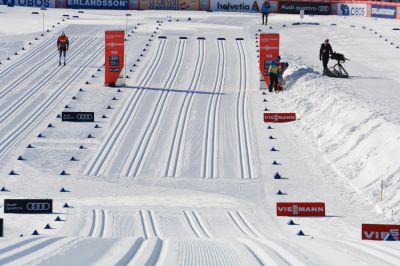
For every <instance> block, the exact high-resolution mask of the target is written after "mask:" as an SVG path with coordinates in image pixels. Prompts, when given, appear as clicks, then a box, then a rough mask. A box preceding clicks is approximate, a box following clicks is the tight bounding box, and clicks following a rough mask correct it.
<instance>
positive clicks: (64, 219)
mask: <svg viewBox="0 0 400 266" xmlns="http://www.w3.org/2000/svg"><path fill="white" fill-rule="evenodd" d="M32 11H39V10H37V9H30V8H18V7H15V8H7V7H5V6H0V25H2V27H1V28H0V36H1V41H0V61H1V63H2V64H1V65H0V81H1V87H0V125H1V127H0V187H3V186H4V187H5V188H7V189H8V190H9V192H1V194H0V199H1V200H2V199H4V198H36V197H37V198H52V199H54V204H55V206H54V213H53V214H51V215H15V214H2V215H1V217H3V218H4V223H5V230H4V231H5V238H4V239H2V240H1V242H0V264H7V263H8V264H12V265H20V264H35V265H36V264H41V265H55V264H57V265H88V264H99V265H110V264H117V265H127V264H130V265H142V264H146V265H152V264H160V265H176V264H180V265H256V264H264V265H399V264H400V252H399V251H400V245H399V243H398V242H397V243H388V242H371V241H361V240H360V238H361V224H362V223H399V220H400V207H399V202H400V195H399V193H398V190H399V186H400V173H399V169H400V164H399V161H398V159H397V158H398V157H399V156H400V152H399V151H400V149H399V145H400V143H399V141H400V140H399V136H400V132H399V109H398V107H397V106H398V102H399V99H398V97H400V93H398V92H397V91H396V90H397V89H398V88H399V87H400V86H399V85H400V75H399V74H400V67H399V65H398V61H399V59H400V48H396V47H397V46H400V32H398V31H393V30H392V28H393V27H395V25H396V23H398V21H392V20H383V19H382V20H381V19H379V20H375V19H372V18H358V17H357V18H350V17H349V18H343V17H333V16H332V17H331V16H329V17H306V19H305V21H306V22H319V23H320V25H300V26H294V25H292V23H293V22H297V21H298V17H297V16H291V15H271V17H270V21H269V23H270V25H269V26H272V29H270V28H269V27H265V28H262V26H261V25H260V18H259V16H258V15H257V14H230V13H215V12H212V13H205V12H174V11H169V12H157V11H139V12H136V11H130V13H132V16H130V17H129V19H128V29H129V32H130V37H128V41H127V42H126V52H127V61H128V63H127V73H126V74H127V75H128V76H129V78H127V79H126V86H123V87H119V88H107V87H104V86H103V85H102V84H103V75H104V69H103V61H104V57H103V56H104V55H103V45H104V39H103V36H104V30H106V29H115V28H123V29H124V28H125V18H126V17H125V13H126V12H125V11H124V12H122V11H94V10H85V13H78V11H77V10H61V9H51V10H50V9H49V10H46V11H45V12H46V13H45V21H46V29H50V32H46V33H45V36H44V37H42V36H40V34H41V31H42V24H41V23H42V15H41V12H42V11H39V13H40V14H39V15H33V14H31V13H32ZM64 14H69V15H70V19H66V18H65V17H64V21H62V20H63V17H62V15H64ZM74 15H75V16H79V18H73V17H72V16H74ZM188 17H191V20H190V21H189V20H188ZM159 20H161V21H162V23H158V22H157V21H159ZM58 23H60V24H58ZM332 24H335V25H332ZM3 25H5V26H6V27H3ZM53 25H54V28H53V27H52V26H53ZM283 25H285V27H283ZM258 29H262V30H263V31H264V32H278V33H280V34H281V52H282V57H283V60H286V61H288V62H289V63H290V67H289V69H288V70H287V72H286V80H287V90H286V91H285V92H283V93H280V94H275V93H274V94H268V93H267V95H263V94H262V91H260V90H259V76H258V63H257V48H256V39H255V36H256V35H255V34H256V33H257V32H258ZM60 31H65V32H66V34H67V35H68V36H69V37H70V39H71V49H70V51H69V54H68V64H67V66H65V67H58V65H57V60H58V58H57V51H56V49H55V48H56V47H55V37H56V36H57V35H58V34H59V32H60ZM375 32H376V34H375ZM159 36H166V37H167V38H166V39H160V38H158V37H159ZM380 36H382V37H380ZM35 37H38V40H34V39H35ZM180 37H187V39H181V38H180ZM198 37H205V40H202V39H198ZM218 38H224V40H218ZM237 38H243V39H244V40H237ZM326 38H329V39H330V40H331V43H332V45H333V48H334V50H335V51H338V52H341V53H344V54H345V56H346V57H348V58H350V59H351V61H349V62H346V64H345V67H346V69H347V70H348V71H349V73H350V75H351V78H350V79H346V80H338V79H329V78H326V77H322V76H321V74H320V72H321V65H320V62H319V61H318V52H319V45H320V43H321V42H322V41H323V40H324V39H326ZM385 39H386V41H385ZM29 42H31V43H32V45H29ZM391 43H393V44H391ZM22 47H24V48H25V50H21V49H22ZM15 52H17V55H15V54H14V53H15ZM8 57H9V58H10V59H11V60H6V59H7V58H8ZM87 82H88V84H86V83H87ZM264 99H266V100H267V102H265V101H264ZM265 108H268V109H269V110H271V111H284V112H290V111H293V112H297V116H298V117H299V120H298V121H296V122H294V123H288V124H280V125H275V124H274V125H271V126H272V128H273V129H268V124H265V123H264V122H263V121H262V115H263V112H264V109H265ZM62 111H94V112H95V122H94V123H66V122H61V119H60V118H58V117H57V115H58V114H60V113H61V112H62ZM49 124H51V126H49ZM96 125H97V127H95V126H96ZM39 134H40V136H41V137H38V136H39ZM89 134H90V135H91V136H92V138H88V135H89ZM269 136H273V137H274V139H270V138H269ZM29 144H30V145H31V146H30V147H31V148H27V147H28V145H29ZM81 146H82V147H83V148H80V147H81ZM272 147H275V148H276V149H277V150H278V151H275V152H274V151H270V149H271V148H272ZM19 156H21V157H22V158H23V160H17V158H18V157H19ZM71 157H74V158H75V159H76V160H75V161H71ZM274 160H275V161H277V162H278V163H279V164H278V165H273V164H272V162H273V161H274ZM12 170H13V171H14V172H15V173H16V174H17V175H9V173H10V172H11V171H12ZM62 171H65V172H66V173H67V175H60V173H61V172H62ZM276 172H279V173H280V174H281V175H282V176H283V177H285V178H286V179H281V180H276V179H274V178H273V176H274V175H275V173H276ZM382 181H383V187H384V191H383V200H381V199H380V195H381V192H380V186H381V182H382ZM62 187H64V188H65V189H67V190H69V191H70V192H67V193H61V192H59V191H60V189H61V188H62ZM278 190H282V191H283V192H284V193H285V194H286V195H281V196H278V195H276V192H277V191H278ZM277 201H323V202H326V205H327V216H326V217H322V218H297V219H294V221H295V222H296V223H297V224H298V225H295V226H289V225H287V224H286V223H287V221H288V218H285V217H276V211H275V206H276V202H277ZM65 203H68V205H69V206H70V208H63V206H64V204H65ZM0 204H1V206H2V204H3V202H1V203H0ZM57 216H58V217H60V218H61V221H54V220H55V218H56V217H57ZM46 224H50V226H51V227H52V229H43V228H44V227H45V225H46ZM35 229H36V230H38V231H39V233H40V236H30V235H31V233H32V232H33V231H34V230H35ZM300 229H301V230H303V231H304V233H305V234H306V236H297V235H296V233H297V232H298V231H299V230H300ZM21 234H22V235H23V237H19V236H20V235H21Z"/></svg>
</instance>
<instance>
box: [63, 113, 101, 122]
mask: <svg viewBox="0 0 400 266" xmlns="http://www.w3.org/2000/svg"><path fill="white" fill-rule="evenodd" d="M61 121H63V122H94V112H62V114H61Z"/></svg>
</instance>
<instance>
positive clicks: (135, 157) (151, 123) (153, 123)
mask: <svg viewBox="0 0 400 266" xmlns="http://www.w3.org/2000/svg"><path fill="white" fill-rule="evenodd" d="M185 50H186V40H179V46H178V49H177V55H176V56H175V62H174V64H173V66H172V68H171V71H170V72H169V73H170V75H167V80H166V82H165V83H164V86H163V88H164V90H163V91H162V92H161V94H160V95H159V97H158V99H157V102H156V104H155V107H154V109H153V112H152V114H151V116H150V120H148V123H147V125H146V127H145V131H144V132H143V134H142V135H141V137H140V138H139V141H138V142H136V145H135V146H134V148H133V149H132V150H131V152H130V154H129V156H128V159H127V161H126V162H125V164H124V167H123V171H122V175H123V176H129V177H135V176H137V175H139V173H140V171H141V168H142V165H143V162H144V159H145V158H146V154H147V152H148V149H147V147H148V145H149V143H150V142H151V140H152V137H153V134H154V132H155V129H156V128H157V125H158V124H159V121H160V118H161V117H162V116H163V111H164V109H165V108H164V106H165V103H166V102H167V100H168V96H169V94H170V91H169V89H170V88H172V87H173V85H174V83H175V82H176V80H177V76H178V73H179V72H180V69H181V66H182V61H183V58H184V55H185ZM136 146H138V147H136Z"/></svg>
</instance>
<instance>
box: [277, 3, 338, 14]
mask: <svg viewBox="0 0 400 266" xmlns="http://www.w3.org/2000/svg"><path fill="white" fill-rule="evenodd" d="M278 9H279V12H280V13H284V14H300V10H302V9H303V10H304V14H307V15H330V14H331V4H330V3H313V2H289V1H288V2H286V1H280V2H279V8H278Z"/></svg>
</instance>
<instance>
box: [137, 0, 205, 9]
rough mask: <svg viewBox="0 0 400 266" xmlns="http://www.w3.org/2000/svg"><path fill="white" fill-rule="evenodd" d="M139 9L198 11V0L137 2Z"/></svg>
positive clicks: (149, 0) (143, 0) (144, 0)
mask: <svg viewBox="0 0 400 266" xmlns="http://www.w3.org/2000/svg"><path fill="white" fill-rule="evenodd" d="M139 8H140V9H156V10H200V0H139Z"/></svg>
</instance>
